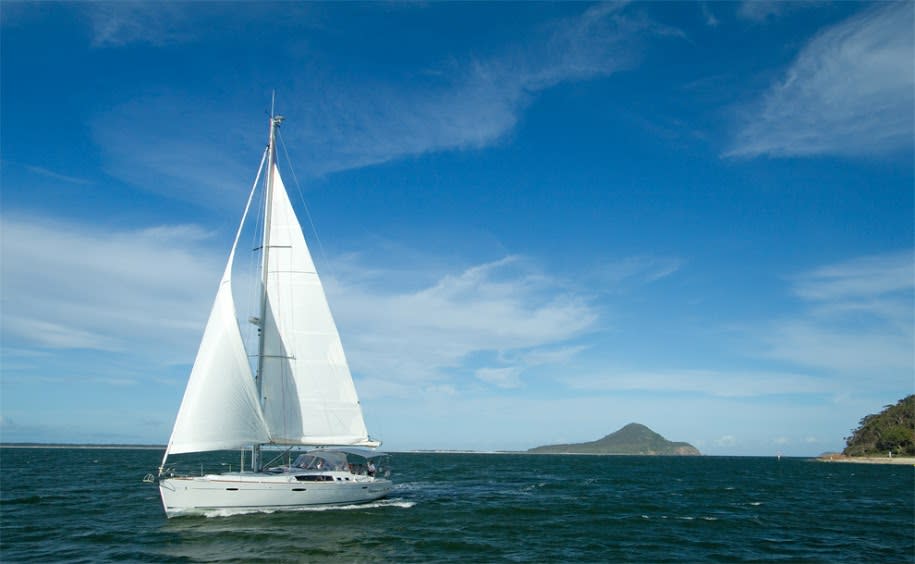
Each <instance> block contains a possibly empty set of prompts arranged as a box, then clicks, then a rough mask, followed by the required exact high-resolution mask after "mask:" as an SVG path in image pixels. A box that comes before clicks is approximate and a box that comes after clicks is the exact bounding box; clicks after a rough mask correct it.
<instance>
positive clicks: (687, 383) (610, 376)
mask: <svg viewBox="0 0 915 564" xmlns="http://www.w3.org/2000/svg"><path fill="white" fill-rule="evenodd" d="M563 381H564V382H565V383H566V384H567V385H568V386H569V387H570V388H572V389H575V390H588V391H601V392H632V391H640V392H652V393H662V394H681V393H684V392H685V393H690V394H702V395H706V396H712V397H723V398H747V397H761V396H775V395H782V394H823V393H828V392H829V390H830V388H829V383H828V381H826V380H823V379H822V378H817V377H814V376H809V375H806V374H802V373H790V372H762V371H759V372H754V371H715V370H696V369H686V370H663V371H643V370H640V371H631V370H613V369H606V370H604V371H602V372H601V373H600V374H582V375H575V376H570V377H567V378H563Z"/></svg>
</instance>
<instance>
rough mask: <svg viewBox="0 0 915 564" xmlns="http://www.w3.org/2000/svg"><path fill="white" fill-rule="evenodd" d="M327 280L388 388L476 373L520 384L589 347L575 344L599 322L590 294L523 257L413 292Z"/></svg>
mask: <svg viewBox="0 0 915 564" xmlns="http://www.w3.org/2000/svg"><path fill="white" fill-rule="evenodd" d="M395 277H396V274H395ZM357 280H358V278H357ZM326 287H327V290H328V294H329V300H330V301H331V304H332V307H333V309H334V313H335V316H337V318H338V320H339V323H340V326H341V328H342V329H341V330H342V331H344V332H345V334H344V335H343V338H344V343H345V345H346V347H347V352H348V356H349V358H350V362H351V363H352V365H353V368H354V370H355V371H356V372H357V373H359V374H361V375H363V376H364V377H365V378H367V379H370V380H379V381H381V382H379V383H376V384H372V389H377V390H379V391H382V390H383V391H386V392H388V393H400V392H407V391H409V390H410V389H414V390H415V385H418V386H427V385H432V384H441V383H445V384H451V385H456V386H458V387H460V386H462V385H463V386H466V385H467V384H468V382H469V381H470V380H472V379H476V380H478V381H480V382H485V383H488V384H492V385H495V386H497V387H516V386H519V385H521V376H522V372H523V370H525V369H526V368H529V367H532V366H538V365H542V364H549V363H556V362H564V361H566V360H567V359H568V358H570V357H571V356H574V355H575V354H577V353H578V352H579V351H581V350H582V348H580V347H576V346H573V345H568V344H567V343H568V342H569V341H570V340H572V339H575V338H577V337H580V336H581V335H583V334H585V333H587V332H588V331H590V330H593V329H594V327H595V324H596V322H597V320H598V313H597V311H596V310H595V308H594V307H593V306H592V305H591V304H590V303H589V302H588V300H587V299H586V298H585V297H583V296H580V295H577V294H575V293H572V292H570V291H569V290H567V289H565V285H564V284H563V282H562V281H560V280H555V279H553V278H551V277H549V276H548V275H546V274H545V273H543V272H542V271H540V270H538V269H537V268H536V267H535V266H534V265H532V264H531V263H530V262H528V261H525V260H523V259H522V258H521V257H516V256H511V257H505V258H503V259H501V260H498V261H494V262H489V263H484V264H480V265H476V266H471V267H469V268H466V269H464V270H462V271H460V272H451V273H445V274H443V275H442V276H441V277H440V278H438V279H437V280H436V281H435V282H434V283H432V284H431V285H428V286H424V287H421V288H418V289H416V290H412V291H401V292H398V291H390V290H381V289H377V288H374V287H371V286H369V285H366V284H359V283H358V282H357V283H347V282H346V281H344V280H335V279H330V280H328V281H327V284H326ZM392 383H393V385H392ZM411 385H413V386H411Z"/></svg>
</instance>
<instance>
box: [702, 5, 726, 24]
mask: <svg viewBox="0 0 915 564" xmlns="http://www.w3.org/2000/svg"><path fill="white" fill-rule="evenodd" d="M699 9H700V10H702V18H703V19H704V20H705V25H707V26H709V27H718V24H719V23H721V22H720V21H718V18H716V17H715V14H713V13H712V9H711V8H709V7H708V2H700V3H699Z"/></svg>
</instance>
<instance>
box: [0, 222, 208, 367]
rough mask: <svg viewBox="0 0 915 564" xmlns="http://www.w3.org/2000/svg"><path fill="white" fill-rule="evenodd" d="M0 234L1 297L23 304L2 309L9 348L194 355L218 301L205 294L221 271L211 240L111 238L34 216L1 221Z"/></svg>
mask: <svg viewBox="0 0 915 564" xmlns="http://www.w3.org/2000/svg"><path fill="white" fill-rule="evenodd" d="M0 230H2V233H3V270H2V275H3V276H2V282H3V293H4V295H7V296H16V300H7V301H5V303H4V307H3V312H2V316H3V317H2V319H3V325H2V328H3V334H4V342H5V344H7V345H13V344H14V343H18V346H17V347H18V348H22V349H25V350H29V349H32V350H35V349H51V350H65V349H85V350H94V351H106V352H120V353H125V354H129V355H132V356H140V357H141V356H143V355H144V354H146V355H148V356H147V357H146V358H147V359H148V360H149V359H158V360H161V359H162V358H163V357H165V358H169V357H170V358H174V360H175V361H179V362H185V361H187V357H184V358H181V357H180V356H181V355H180V352H178V351H185V352H186V353H187V354H192V352H193V345H192V344H191V343H195V342H196V340H197V339H198V338H199V335H196V333H197V332H198V331H199V330H200V328H201V327H202V323H203V321H202V319H199V318H198V317H200V316H203V315H205V308H206V305H205V304H206V302H207V300H208V299H211V297H210V298H207V297H206V290H207V289H211V290H212V289H214V288H215V285H216V282H217V279H218V276H219V272H220V268H221V267H220V265H219V261H218V259H216V260H214V254H211V253H210V251H209V250H208V249H206V247H205V246H204V245H202V243H203V242H204V241H206V239H207V238H208V237H209V234H208V233H207V232H205V231H203V230H201V229H200V228H198V227H195V226H158V227H154V228H150V229H145V230H144V229H141V230H131V231H110V232H109V231H102V230H101V229H98V228H93V227H89V226H86V225H80V224H75V223H65V222H58V221H54V220H49V219H48V218H44V217H36V216H13V217H10V216H7V217H4V218H3V219H2V223H0ZM195 311H197V312H198V313H199V315H194V313H193V312H195ZM137 343H143V345H142V346H138V345H137ZM169 348H173V349H174V352H172V353H164V351H165V350H167V349H169ZM173 355H177V356H173Z"/></svg>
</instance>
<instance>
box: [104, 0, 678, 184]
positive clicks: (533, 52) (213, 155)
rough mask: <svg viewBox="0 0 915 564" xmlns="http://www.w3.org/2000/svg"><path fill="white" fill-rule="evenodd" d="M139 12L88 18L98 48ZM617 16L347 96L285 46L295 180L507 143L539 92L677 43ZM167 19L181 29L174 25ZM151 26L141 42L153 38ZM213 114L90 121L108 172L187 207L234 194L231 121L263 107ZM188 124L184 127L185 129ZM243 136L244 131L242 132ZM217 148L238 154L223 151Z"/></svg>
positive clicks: (173, 109)
mask: <svg viewBox="0 0 915 564" xmlns="http://www.w3.org/2000/svg"><path fill="white" fill-rule="evenodd" d="M156 6H158V5H156ZM145 9H147V8H137V9H136V10H125V11H124V13H122V12H121V11H120V9H119V8H114V7H110V9H109V6H108V5H105V8H104V9H101V10H100V11H99V13H100V14H104V15H106V17H108V16H110V17H111V18H112V19H111V21H112V22H115V23H116V24H117V25H115V23H111V26H112V27H113V28H114V29H115V30H117V32H115V31H111V32H106V34H102V33H100V34H99V35H100V37H102V38H108V37H110V39H104V41H105V42H107V43H114V41H116V40H117V41H125V42H126V41H128V38H130V37H134V36H133V35H130V34H129V33H127V31H129V30H133V29H135V27H134V26H133V24H131V22H134V21H135V20H136V21H142V14H143V13H144V12H143V10H145ZM627 10H628V9H627V8H626V6H625V4H622V3H609V4H598V5H595V6H591V7H590V8H588V9H586V10H585V11H584V12H582V13H581V14H578V15H576V16H573V17H568V18H564V19H558V20H554V21H550V22H547V23H545V24H544V25H542V26H539V27H536V28H534V29H532V30H531V32H530V34H529V35H528V37H529V39H527V40H525V41H524V42H518V43H513V44H505V45H502V46H501V47H498V48H494V49H493V50H492V51H491V52H488V53H484V54H472V53H470V52H465V53H460V52H458V53H456V54H455V55H454V56H452V57H451V58H448V59H445V60H440V61H438V62H437V63H435V64H433V65H431V66H427V67H424V68H409V67H407V68H405V70H404V71H402V72H410V73H411V75H410V77H409V78H410V80H409V81H404V80H403V76H400V75H398V76H396V77H386V76H385V75H379V76H375V77H371V76H360V77H359V83H358V85H357V84H354V83H351V82H348V81H347V79H346V78H345V75H341V74H340V73H338V72H336V71H335V70H334V69H333V68H331V67H322V60H323V59H322V58H321V56H320V54H316V53H314V52H312V51H308V52H307V53H303V52H300V51H299V50H297V49H295V48H293V47H290V46H287V48H286V49H284V50H283V51H282V53H281V55H280V56H282V57H286V59H285V60H284V65H285V66H287V67H290V68H307V72H301V73H297V74H296V76H297V78H295V79H290V84H289V85H288V86H287V87H286V89H285V90H284V91H283V92H282V93H281V102H282V103H281V108H282V109H283V113H284V114H286V115H287V116H289V117H290V119H289V120H287V122H286V123H285V124H284V127H283V130H282V136H283V137H284V139H285V141H286V143H288V145H289V147H290V152H291V156H292V158H293V160H294V161H295V168H296V170H297V171H298V172H299V174H300V175H303V176H315V175H323V174H327V173H332V172H335V171H341V170H348V169H353V168H360V167H365V166H370V165H374V164H380V163H384V162H388V161H391V160H396V159H399V158H403V157H408V156H414V155H421V154H425V153H429V152H436V151H446V150H468V149H469V150H473V149H480V148H484V147H487V146H491V145H493V144H497V143H499V142H501V141H502V140H504V139H505V138H507V137H508V136H510V135H511V133H512V132H513V131H514V129H515V127H516V125H517V123H518V122H519V119H520V118H521V116H522V114H523V112H524V110H525V109H526V108H527V107H528V106H529V105H530V104H531V102H532V101H533V100H535V99H536V97H537V95H538V94H539V93H541V92H543V91H544V90H546V89H549V88H551V87H553V86H556V85H558V84H561V83H565V82H573V81H583V80H590V79H595V78H600V77H606V76H610V75H612V74H613V73H616V72H619V71H621V70H624V69H628V68H632V67H634V66H636V65H637V64H638V62H639V59H640V56H641V51H642V50H643V43H644V41H645V40H646V39H647V38H649V37H652V36H680V35H681V34H680V32H679V31H677V30H675V29H672V28H669V27H665V26H663V25H660V24H657V23H655V22H652V21H650V20H648V19H647V18H646V17H644V16H641V15H630V14H628V13H627ZM109 12H110V14H109ZM99 17H101V16H99ZM157 17H158V18H164V17H165V16H163V15H159V16H157ZM170 17H172V18H179V19H180V13H179V14H177V15H172V16H170ZM103 21H107V20H104V19H103ZM155 21H157V20H155V19H154V21H153V23H152V24H151V28H152V29H151V30H150V31H149V33H150V34H152V35H153V36H155V27H156V24H155ZM122 35H123V37H124V38H123V39H120V38H121V37H122ZM136 37H137V38H140V39H142V38H143V37H144V36H143V34H142V33H139V34H138V35H137V36H136ZM130 40H139V39H130ZM100 41H101V40H100ZM239 96H263V93H262V92H257V93H251V92H248V93H246V94H240V95H239ZM224 102H225V103H224V104H223V105H222V106H214V105H213V104H212V102H211V101H209V100H198V101H193V100H191V101H188V100H187V99H181V98H178V97H176V96H172V95H168V94H163V95H147V96H144V97H143V98H142V99H136V100H134V101H132V102H129V103H125V104H122V105H120V106H118V107H116V108H114V109H112V110H111V111H109V112H107V113H106V114H105V115H101V116H98V118H97V119H96V120H94V122H93V124H92V125H93V132H94V134H95V139H96V141H97V143H98V144H99V145H100V146H101V147H102V148H103V154H104V156H105V157H106V162H107V164H106V169H107V172H109V174H112V175H113V176H116V177H118V178H120V179H123V180H125V181H127V182H129V183H131V184H133V185H136V186H139V187H142V188H146V189H148V190H152V191H156V192H159V193H165V194H169V195H171V196H175V197H180V198H182V199H185V200H193V201H197V202H203V201H210V202H219V201H221V198H220V197H219V194H220V193H223V194H224V193H226V191H227V190H229V189H232V190H238V191H241V188H239V186H242V185H243V184H244V181H241V182H239V180H238V179H246V178H247V177H248V176H249V175H248V174H247V173H246V171H247V170H249V168H250V166H253V165H250V166H249V167H248V168H244V167H243V166H242V167H241V168H240V166H239V164H240V163H246V162H248V161H250V157H248V160H245V158H246V155H250V154H251V153H252V152H254V153H256V149H255V147H256V146H258V145H259V144H260V143H261V142H262V141H263V135H264V133H263V131H262V127H261V124H260V123H259V122H258V123H257V124H253V123H252V122H251V121H250V119H247V118H242V117H241V116H240V115H239V113H238V111H237V109H238V108H241V107H249V108H261V107H263V105H264V100H263V99H256V100H255V99H244V100H242V99H237V100H232V101H231V103H229V102H230V101H228V100H225V101H224ZM191 108H193V109H191ZM191 114H193V115H194V119H193V120H192V121H191V120H188V119H187V116H188V115H191ZM247 115H249V116H251V115H254V113H253V112H249V113H248V114H247ZM226 124H230V125H229V128H228V130H227V128H226ZM240 126H241V127H240ZM249 126H250V127H251V129H250V130H247V131H246V130H244V129H243V128H244V127H249ZM206 132H209V134H206ZM227 139H232V140H234V141H235V142H238V141H239V140H241V141H242V142H243V144H238V145H237V146H234V147H233V146H231V145H230V144H228V143H227V142H226V140H227ZM202 148H203V149H202ZM281 157H282V152H281ZM255 158H256V157H255ZM201 193H205V194H206V197H204V196H203V195H201ZM205 198H206V199H205Z"/></svg>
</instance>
